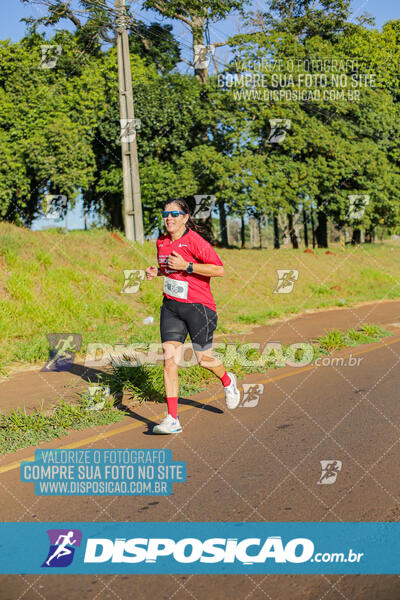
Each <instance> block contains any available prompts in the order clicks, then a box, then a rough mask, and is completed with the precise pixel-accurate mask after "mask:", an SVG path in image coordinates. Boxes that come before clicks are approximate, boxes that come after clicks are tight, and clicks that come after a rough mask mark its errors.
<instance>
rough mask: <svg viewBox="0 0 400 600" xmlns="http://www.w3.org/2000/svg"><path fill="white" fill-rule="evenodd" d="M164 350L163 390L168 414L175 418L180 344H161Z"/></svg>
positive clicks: (172, 342) (173, 342)
mask: <svg viewBox="0 0 400 600" xmlns="http://www.w3.org/2000/svg"><path fill="white" fill-rule="evenodd" d="M162 346H163V350H164V388H165V396H166V399H167V404H168V414H170V415H171V416H172V417H173V418H174V419H176V418H177V411H178V396H179V380H178V364H179V363H180V360H181V353H182V342H175V341H171V342H163V345H162Z"/></svg>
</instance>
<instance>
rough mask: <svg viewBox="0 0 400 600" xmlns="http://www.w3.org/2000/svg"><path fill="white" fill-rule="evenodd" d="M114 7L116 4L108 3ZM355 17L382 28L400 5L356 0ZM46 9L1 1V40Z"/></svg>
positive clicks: (391, 0) (15, 36) (16, 34)
mask: <svg viewBox="0 0 400 600" xmlns="http://www.w3.org/2000/svg"><path fill="white" fill-rule="evenodd" d="M108 4H110V6H112V5H113V4H114V2H113V1H112V0H109V1H108ZM253 6H254V8H256V7H257V6H259V7H261V6H262V1H258V0H256V1H255V2H254V3H253ZM352 9H353V14H354V15H359V14H361V13H363V12H368V13H370V14H372V15H373V16H374V17H375V19H376V25H377V27H378V28H380V27H381V26H382V25H383V24H384V23H385V22H386V21H389V20H390V19H398V18H400V3H399V1H398V0H354V1H353V2H352ZM43 10H44V9H43V8H42V7H40V6H38V5H26V4H23V3H22V2H21V1H20V0H2V1H1V16H2V19H1V21H0V39H6V38H8V37H9V38H11V40H12V41H17V40H19V39H20V38H21V37H22V36H23V35H24V31H25V24H24V23H21V22H20V19H21V18H22V17H29V16H31V15H39V16H40V14H42V11H43ZM151 14H152V13H150V12H146V13H143V15H144V16H145V17H146V20H147V19H151ZM227 25H228V26H226V25H222V24H220V25H217V26H216V28H214V29H212V30H211V31H212V34H213V35H215V37H218V33H219V32H221V33H224V32H226V31H227V30H228V29H231V27H232V29H233V28H234V27H235V22H234V21H232V22H231V23H228V24H227Z"/></svg>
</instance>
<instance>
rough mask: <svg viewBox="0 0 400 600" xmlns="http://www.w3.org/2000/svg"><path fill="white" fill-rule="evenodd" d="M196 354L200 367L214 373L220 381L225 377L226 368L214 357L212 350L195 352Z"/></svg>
mask: <svg viewBox="0 0 400 600" xmlns="http://www.w3.org/2000/svg"><path fill="white" fill-rule="evenodd" d="M195 352H196V357H197V361H198V363H199V365H201V366H202V367H204V368H205V369H208V370H209V371H212V373H214V374H215V375H216V376H217V377H219V378H220V379H221V378H222V377H223V376H224V374H225V371H226V370H225V367H224V365H223V363H222V362H221V361H220V360H219V358H217V357H215V356H212V348H209V349H208V350H204V351H199V350H195Z"/></svg>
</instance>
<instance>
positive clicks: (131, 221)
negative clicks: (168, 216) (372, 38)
mask: <svg viewBox="0 0 400 600" xmlns="http://www.w3.org/2000/svg"><path fill="white" fill-rule="evenodd" d="M115 7H116V9H117V17H116V20H115V22H116V29H117V52H118V81H119V101H120V117H121V152H122V172H123V179H124V211H123V212H124V227H125V235H126V237H127V239H128V240H130V241H132V242H134V241H136V242H139V243H140V244H143V242H144V234H143V215H142V201H141V196H140V179H139V163H138V155H137V146H136V121H135V113H134V109H133V97H132V76H131V63H130V59H129V40H128V33H127V31H126V16H127V15H126V0H115Z"/></svg>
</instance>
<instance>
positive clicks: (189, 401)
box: [118, 398, 224, 435]
mask: <svg viewBox="0 0 400 600" xmlns="http://www.w3.org/2000/svg"><path fill="white" fill-rule="evenodd" d="M179 404H180V405H181V406H182V405H183V406H184V405H186V406H193V407H195V408H198V409H200V410H207V411H209V412H212V413H216V414H223V413H224V411H223V410H221V409H220V408H217V407H216V406H212V405H211V404H206V403H204V402H198V401H197V400H193V399H191V398H179ZM158 405H159V406H160V409H161V410H162V409H163V408H165V409H166V408H167V404H166V402H160V403H158ZM118 408H119V410H122V411H123V412H124V413H125V414H126V416H127V417H130V418H131V419H134V420H135V421H138V422H140V423H143V424H144V425H146V426H147V430H146V431H144V432H143V435H153V427H154V426H155V425H158V421H153V420H152V419H149V418H148V417H144V416H143V415H139V414H138V413H137V412H136V411H135V410H132V409H131V408H129V407H128V406H125V405H124V404H123V403H122V404H120V405H119V406H118ZM178 412H179V410H178Z"/></svg>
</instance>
